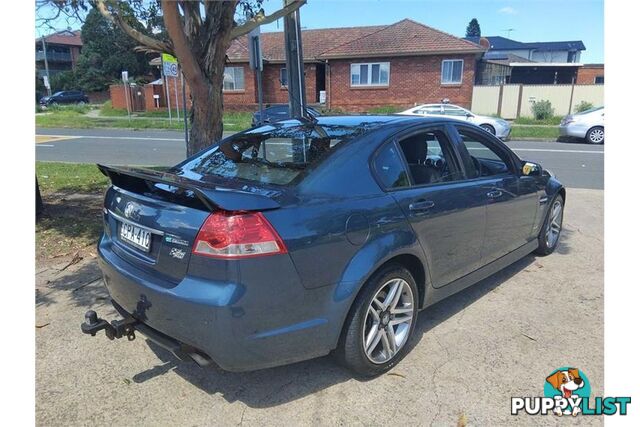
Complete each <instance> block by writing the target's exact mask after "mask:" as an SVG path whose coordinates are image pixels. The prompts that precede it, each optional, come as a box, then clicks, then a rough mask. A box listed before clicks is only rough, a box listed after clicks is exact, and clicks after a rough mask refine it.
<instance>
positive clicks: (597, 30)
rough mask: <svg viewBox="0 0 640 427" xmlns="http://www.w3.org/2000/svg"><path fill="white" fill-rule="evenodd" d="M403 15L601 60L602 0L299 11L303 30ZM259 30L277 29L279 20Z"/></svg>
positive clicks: (426, 0) (311, 1) (344, 3)
mask: <svg viewBox="0 0 640 427" xmlns="http://www.w3.org/2000/svg"><path fill="white" fill-rule="evenodd" d="M281 6H282V1H281V0H265V3H264V8H265V12H266V13H270V12H273V11H274V10H276V9H277V8H279V7H281ZM404 18H411V19H413V20H415V21H418V22H421V23H423V24H426V25H429V26H431V27H434V28H437V29H439V30H442V31H445V32H448V33H451V34H453V35H455V36H458V37H464V35H465V30H466V28H467V24H468V23H469V21H470V20H471V19H472V18H476V19H478V22H479V23H480V28H481V30H482V35H484V36H503V37H509V38H512V39H514V40H518V41H522V42H543V41H565V40H582V41H583V42H584V44H585V46H586V48H587V50H585V51H583V52H582V54H581V57H580V61H581V62H583V63H601V62H604V4H603V0H528V1H526V0H524V1H516V0H510V1H499V0H475V1H470V0H307V4H306V5H305V6H303V7H302V9H301V10H300V20H301V24H302V27H303V29H304V28H309V29H312V28H331V27H349V26H362V25H382V24H392V23H394V22H397V21H399V20H401V19H404ZM510 28H511V29H513V30H512V31H511V32H510V36H509V32H508V31H506V30H508V29H510ZM262 30H263V31H277V30H282V22H279V23H278V24H277V25H276V24H275V23H273V24H270V25H266V26H263V28H262Z"/></svg>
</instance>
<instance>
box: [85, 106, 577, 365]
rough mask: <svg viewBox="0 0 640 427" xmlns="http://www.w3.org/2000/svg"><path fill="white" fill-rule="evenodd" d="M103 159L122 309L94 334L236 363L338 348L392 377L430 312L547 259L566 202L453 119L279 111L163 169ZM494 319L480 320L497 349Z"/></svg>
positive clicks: (282, 360) (546, 177)
mask: <svg viewBox="0 0 640 427" xmlns="http://www.w3.org/2000/svg"><path fill="white" fill-rule="evenodd" d="M99 168H100V170H101V171H102V172H103V173H104V174H105V175H107V176H108V177H109V178H110V179H111V183H112V185H111V186H110V187H109V189H108V190H107V191H106V193H105V200H104V209H103V214H102V215H101V216H102V220H103V226H104V232H103V235H102V237H101V239H100V242H99V245H98V258H99V262H100V267H101V269H102V272H103V276H104V283H105V285H106V287H107V289H108V291H109V295H110V299H111V300H112V302H113V305H114V306H115V308H116V309H117V311H118V312H119V313H120V314H121V315H122V316H123V317H124V319H122V320H114V321H112V322H107V321H106V320H104V319H100V318H98V316H97V313H95V312H94V311H89V312H87V313H86V315H85V319H86V321H85V322H84V323H83V324H82V326H81V327H82V331H83V332H84V333H86V334H89V335H95V334H96V333H97V332H98V331H100V330H105V333H106V335H107V337H109V338H111V339H113V338H121V337H124V336H126V337H127V338H128V339H129V340H132V339H134V338H135V333H136V332H139V333H141V334H143V335H145V336H147V337H148V338H149V339H150V340H151V341H154V342H156V343H157V344H158V345H160V346H162V347H164V348H166V349H169V350H170V351H172V352H174V354H176V355H177V356H178V357H180V358H184V359H185V360H191V359H193V360H194V361H196V362H197V363H199V364H201V365H206V364H209V363H214V364H217V365H219V366H220V367H222V368H223V369H226V370H230V371H246V370H254V369H261V368H267V367H271V366H277V365H284V364H287V363H294V362H298V361H301V360H305V359H310V358H313V357H318V356H323V355H326V354H329V353H333V354H334V355H335V356H336V357H337V359H338V360H339V361H341V363H343V364H344V365H346V366H347V367H349V368H350V369H352V370H353V371H354V372H356V373H357V374H359V375H363V376H374V375H379V374H382V373H384V372H386V371H388V370H389V369H391V368H392V367H393V366H395V365H396V364H397V363H398V362H399V361H400V360H401V359H402V358H403V357H404V356H405V355H406V354H407V352H408V351H409V350H410V348H411V345H410V342H411V337H412V335H414V330H415V327H416V322H417V316H418V312H419V311H420V310H422V309H425V308H428V307H429V306H431V305H433V304H435V303H436V302H438V301H441V300H443V299H444V298H447V297H448V296H449V295H452V294H454V293H456V292H458V291H460V290H462V289H464V288H466V287H468V286H470V285H472V284H474V283H476V282H478V281H480V280H482V279H484V278H486V277H488V276H490V275H492V274H495V273H496V272H498V271H500V270H501V269H503V268H505V267H506V266H508V265H509V264H511V263H513V262H515V261H517V260H518V259H520V258H522V257H525V256H527V255H528V254H529V253H531V252H535V253H537V254H539V255H548V254H550V253H552V252H553V251H554V250H555V249H556V247H557V246H558V242H559V239H560V233H561V230H562V215H563V214H562V213H563V208H564V201H565V189H564V187H563V186H562V184H561V183H560V182H559V181H558V180H556V179H555V178H554V177H553V176H552V175H551V174H550V173H549V172H547V171H545V170H544V169H543V168H542V167H541V166H540V165H538V164H535V163H530V162H526V161H524V160H522V159H520V158H519V157H518V156H517V155H516V154H515V153H514V152H513V151H511V150H510V149H509V147H507V146H506V145H505V144H504V143H503V142H501V141H500V140H498V139H497V138H495V137H494V136H492V135H490V134H489V133H488V132H485V131H483V130H482V129H480V128H478V127H477V126H474V125H471V124H468V123H463V122H461V121H458V120H451V119H448V118H445V117H439V118H435V119H434V118H427V119H424V118H418V117H403V116H398V115H393V116H340V117H327V116H323V117H319V118H318V119H317V120H316V121H310V120H297V119H296V120H284V121H280V122H277V123H270V124H266V125H263V126H260V127H257V128H253V129H249V130H247V131H244V132H241V133H237V134H235V135H233V136H230V137H228V138H226V139H223V140H222V141H220V142H219V143H216V144H215V145H213V146H212V147H210V148H209V149H207V150H205V151H202V152H200V153H198V154H196V155H194V156H193V157H191V158H189V159H187V160H185V161H183V162H182V163H180V164H178V165H176V166H174V167H173V168H171V169H169V170H167V171H157V170H151V169H140V168H131V167H111V166H102V165H100V166H99ZM531 286H532V287H533V286H535V283H531ZM519 308H520V307H518V301H513V303H512V305H511V306H510V307H509V309H510V310H518V309H519ZM495 327H496V325H495V324H484V325H478V327H477V330H476V331H475V332H478V333H482V334H484V336H485V340H486V343H487V345H490V344H491V341H492V333H493V328H495ZM423 333H426V334H429V333H430V332H428V331H426V329H424V328H421V330H420V331H419V333H418V334H417V335H419V336H422V334H423ZM101 348H102V347H101ZM118 348H119V347H118ZM125 363H126V361H125Z"/></svg>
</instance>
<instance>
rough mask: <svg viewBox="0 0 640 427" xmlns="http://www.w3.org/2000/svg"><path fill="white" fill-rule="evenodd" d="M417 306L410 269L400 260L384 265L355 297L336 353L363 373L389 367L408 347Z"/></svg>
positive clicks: (368, 373)
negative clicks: (400, 262)
mask: <svg viewBox="0 0 640 427" xmlns="http://www.w3.org/2000/svg"><path fill="white" fill-rule="evenodd" d="M417 309H418V289H417V286H416V283H415V280H414V279H413V276H412V275H411V273H409V271H407V269H405V268H404V267H402V266H400V265H397V264H394V265H389V266H388V267H385V268H384V269H382V270H381V271H379V272H378V273H376V274H375V275H374V276H372V277H371V278H370V279H369V280H368V281H367V283H366V284H365V286H364V287H363V289H362V290H361V291H360V293H359V294H358V296H357V297H356V300H355V302H354V304H353V307H352V308H351V311H350V313H349V315H348V316H347V320H346V322H345V326H344V330H343V332H342V336H341V337H340V342H339V344H338V348H337V350H336V355H337V356H338V358H339V359H340V361H341V362H342V363H343V364H344V365H345V366H346V367H347V368H349V369H351V370H352V371H354V372H355V373H357V374H359V375H362V376H375V375H380V374H382V373H384V372H386V371H388V370H389V369H391V368H392V367H393V366H395V365H396V364H397V363H398V362H399V361H400V360H401V359H402V358H403V357H404V356H405V355H406V353H407V351H408V348H407V343H408V341H409V339H410V337H411V335H412V334H413V330H414V328H415V321H416V317H417V314H418V310H417Z"/></svg>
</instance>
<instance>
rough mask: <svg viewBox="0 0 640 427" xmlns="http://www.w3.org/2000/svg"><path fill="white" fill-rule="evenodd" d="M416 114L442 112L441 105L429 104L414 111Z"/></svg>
mask: <svg viewBox="0 0 640 427" xmlns="http://www.w3.org/2000/svg"><path fill="white" fill-rule="evenodd" d="M416 113H418V114H442V107H441V106H439V105H430V106H428V107H423V108H421V109H419V110H417V111H416Z"/></svg>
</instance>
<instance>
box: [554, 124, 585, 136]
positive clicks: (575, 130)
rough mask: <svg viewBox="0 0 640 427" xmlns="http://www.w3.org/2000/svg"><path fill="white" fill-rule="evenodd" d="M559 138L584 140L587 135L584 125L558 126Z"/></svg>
mask: <svg viewBox="0 0 640 427" xmlns="http://www.w3.org/2000/svg"><path fill="white" fill-rule="evenodd" d="M558 129H559V131H560V136H565V137H566V136H568V137H572V138H584V137H585V136H586V134H587V127H586V126H585V125H581V124H576V123H571V124H569V125H564V126H562V125H561V126H559V127H558Z"/></svg>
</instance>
